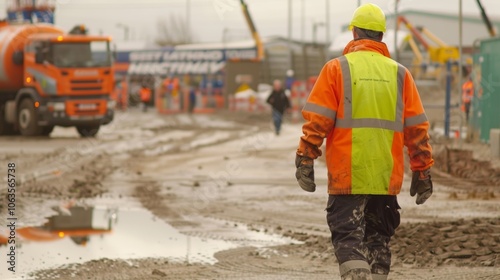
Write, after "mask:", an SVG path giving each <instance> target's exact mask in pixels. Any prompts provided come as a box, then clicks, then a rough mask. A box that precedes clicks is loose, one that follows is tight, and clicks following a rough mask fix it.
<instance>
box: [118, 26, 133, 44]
mask: <svg viewBox="0 0 500 280" xmlns="http://www.w3.org/2000/svg"><path fill="white" fill-rule="evenodd" d="M116 27H118V28H123V31H124V32H125V34H124V35H125V36H124V37H125V38H124V39H125V41H128V38H129V36H128V35H129V32H130V27H129V26H128V25H126V24H123V23H118V24H116Z"/></svg>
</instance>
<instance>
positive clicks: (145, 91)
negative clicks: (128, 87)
mask: <svg viewBox="0 0 500 280" xmlns="http://www.w3.org/2000/svg"><path fill="white" fill-rule="evenodd" d="M139 95H140V98H141V101H142V102H149V101H150V100H151V90H150V89H149V88H146V87H143V88H141V90H140V91H139Z"/></svg>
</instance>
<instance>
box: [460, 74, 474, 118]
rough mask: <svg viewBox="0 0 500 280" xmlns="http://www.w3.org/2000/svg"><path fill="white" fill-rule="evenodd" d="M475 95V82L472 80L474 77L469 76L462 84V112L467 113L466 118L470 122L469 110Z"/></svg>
mask: <svg viewBox="0 0 500 280" xmlns="http://www.w3.org/2000/svg"><path fill="white" fill-rule="evenodd" d="M473 97H474V83H473V82H472V77H471V76H469V78H467V81H465V83H463V85H462V106H461V109H462V112H464V113H465V120H466V122H467V123H468V122H469V112H470V105H471V102H472V98H473Z"/></svg>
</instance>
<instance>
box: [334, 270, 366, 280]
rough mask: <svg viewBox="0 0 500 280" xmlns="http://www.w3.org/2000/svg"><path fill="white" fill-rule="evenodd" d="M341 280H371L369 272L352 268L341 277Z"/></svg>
mask: <svg viewBox="0 0 500 280" xmlns="http://www.w3.org/2000/svg"><path fill="white" fill-rule="evenodd" d="M341 278H342V280H373V278H372V273H371V272H370V270H368V269H365V268H354V269H351V270H349V271H347V272H346V273H345V274H344V275H342V276H341Z"/></svg>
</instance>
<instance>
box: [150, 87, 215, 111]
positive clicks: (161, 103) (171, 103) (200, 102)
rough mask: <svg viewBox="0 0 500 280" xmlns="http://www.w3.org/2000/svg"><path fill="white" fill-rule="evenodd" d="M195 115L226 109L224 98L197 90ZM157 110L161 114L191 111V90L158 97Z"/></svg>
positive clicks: (184, 89) (186, 89) (185, 89)
mask: <svg viewBox="0 0 500 280" xmlns="http://www.w3.org/2000/svg"><path fill="white" fill-rule="evenodd" d="M195 95H196V98H195V104H194V108H193V113H200V114H206V113H214V112H215V111H216V110H220V109H224V106H225V100H224V96H222V95H221V94H220V93H212V94H210V95H209V94H207V93H205V91H204V90H197V91H196V93H195ZM156 100H157V104H156V108H157V111H158V112H159V113H161V114H175V113H185V112H188V111H189V105H190V104H189V103H190V98H189V89H188V88H183V89H181V90H180V91H179V93H178V94H177V95H171V94H169V93H167V94H163V95H160V96H158V98H157V99H156Z"/></svg>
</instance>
